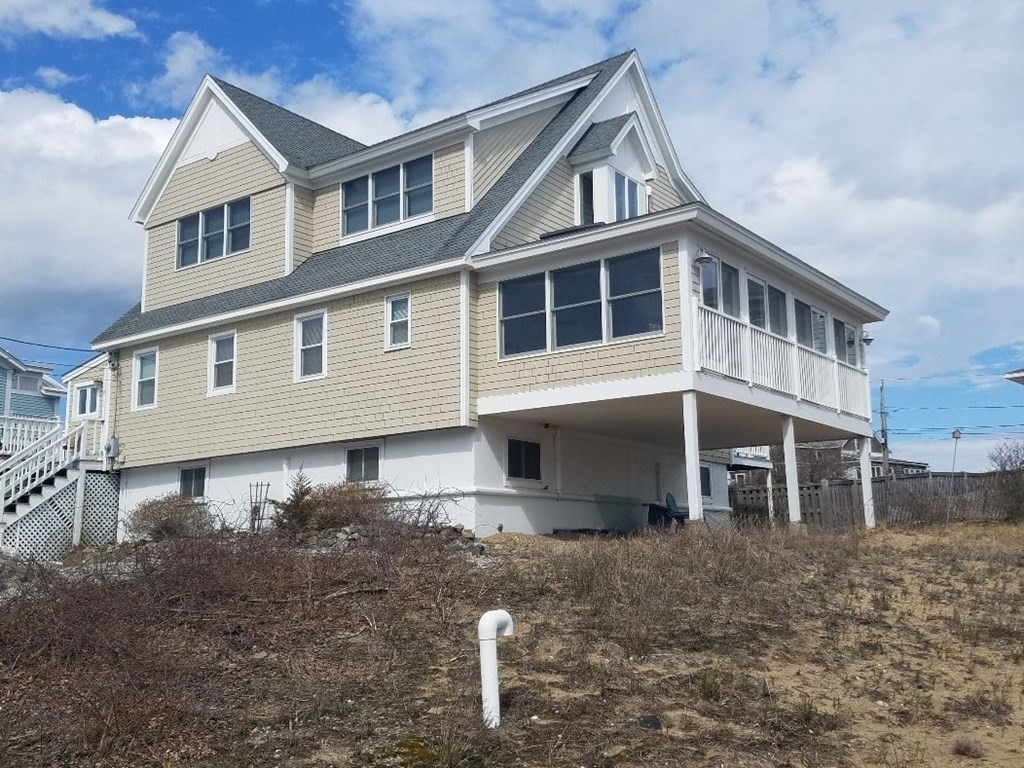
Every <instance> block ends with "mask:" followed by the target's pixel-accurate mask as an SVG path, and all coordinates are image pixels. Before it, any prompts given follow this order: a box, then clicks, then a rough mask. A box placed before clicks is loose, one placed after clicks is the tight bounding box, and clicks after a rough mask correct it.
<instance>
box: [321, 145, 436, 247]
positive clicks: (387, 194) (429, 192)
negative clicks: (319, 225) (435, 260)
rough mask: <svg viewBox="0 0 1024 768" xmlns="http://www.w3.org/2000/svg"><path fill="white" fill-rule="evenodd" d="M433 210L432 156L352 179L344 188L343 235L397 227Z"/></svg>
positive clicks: (342, 190)
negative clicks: (407, 220) (403, 221)
mask: <svg viewBox="0 0 1024 768" xmlns="http://www.w3.org/2000/svg"><path fill="white" fill-rule="evenodd" d="M432 210H434V158H433V155H425V156H424V157H420V158H417V159H415V160H410V161H409V162H406V163H401V164H400V165H393V166H391V167H390V168H384V169H382V170H379V171H375V172H374V173H371V174H368V175H366V176H360V177H359V178H356V179H350V180H349V181H346V182H344V183H343V184H342V185H341V232H342V234H343V235H351V234H355V233H357V232H365V231H366V230H368V229H370V228H371V227H381V226H384V225H386V224H394V223H395V222H398V221H402V220H405V219H410V218H413V217H414V216H420V215H421V214H425V213H430V212H431V211H432Z"/></svg>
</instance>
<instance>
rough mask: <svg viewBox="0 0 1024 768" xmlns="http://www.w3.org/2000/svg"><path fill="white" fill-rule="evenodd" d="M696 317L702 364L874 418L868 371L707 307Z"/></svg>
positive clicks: (731, 375)
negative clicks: (871, 411)
mask: <svg viewBox="0 0 1024 768" xmlns="http://www.w3.org/2000/svg"><path fill="white" fill-rule="evenodd" d="M693 317H694V318H695V319H696V322H697V326H698V330H697V338H698V340H699V348H698V350H697V362H698V364H699V366H700V367H701V368H704V369H707V370H710V371H714V372H716V373H720V374H722V375H723V376H728V377H729V378H732V379H738V380H740V381H744V382H746V383H748V384H754V385H757V386H759V387H764V388H766V389H770V390H773V391H775V392H780V393H782V394H786V395H791V396H794V397H798V398H800V399H802V400H807V401H809V402H812V403H816V404H817V405H822V406H825V407H826V408H834V409H836V410H838V411H843V412H845V413H848V414H851V415H853V416H859V417H861V418H865V419H867V418H870V416H871V413H870V400H869V393H868V374H867V371H863V370H860V369H859V368H854V367H853V366H850V365H847V364H846V363H843V362H840V361H838V360H836V359H835V358H833V357H830V356H828V355H823V354H821V353H820V352H816V351H814V350H813V349H807V348H806V347H801V346H799V345H798V344H797V343H796V342H794V341H793V340H791V339H785V338H782V337H781V336H776V335H775V334H773V333H769V332H767V331H765V330H763V329H761V328H758V327H756V326H751V325H748V324H747V323H746V322H744V321H742V320H739V319H737V318H734V317H729V316H728V315H723V314H722V313H721V312H716V311H715V310H712V309H708V308H707V307H704V306H700V305H697V307H696V312H694V314H693Z"/></svg>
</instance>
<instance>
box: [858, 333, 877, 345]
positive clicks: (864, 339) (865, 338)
mask: <svg viewBox="0 0 1024 768" xmlns="http://www.w3.org/2000/svg"><path fill="white" fill-rule="evenodd" d="M872 341H874V339H873V338H871V337H870V336H869V335H868V332H867V331H861V332H860V343H861V344H863V345H864V346H865V347H870V346H871V342H872Z"/></svg>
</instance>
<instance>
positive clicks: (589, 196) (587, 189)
mask: <svg viewBox="0 0 1024 768" xmlns="http://www.w3.org/2000/svg"><path fill="white" fill-rule="evenodd" d="M577 179H578V181H579V195H580V212H579V213H580V224H582V225H587V224H593V223H594V172H593V171H585V172H583V173H581V174H580V175H579V176H578V177H577Z"/></svg>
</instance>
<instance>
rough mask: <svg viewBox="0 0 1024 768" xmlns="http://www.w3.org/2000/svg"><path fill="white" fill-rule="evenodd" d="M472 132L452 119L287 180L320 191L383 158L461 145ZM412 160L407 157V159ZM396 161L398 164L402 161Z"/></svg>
mask: <svg viewBox="0 0 1024 768" xmlns="http://www.w3.org/2000/svg"><path fill="white" fill-rule="evenodd" d="M471 132H472V128H470V126H469V123H467V121H466V118H465V117H464V116H463V117H452V118H449V119H447V120H443V121H442V122H440V123H435V124H434V125H428V126H427V127H426V128H420V129H418V130H415V131H410V132H409V133H403V134H402V135H401V136H396V137H395V138H393V139H385V140H384V141H382V142H380V143H379V144H374V145H372V146H369V147H366V149H360V150H359V151H358V152H353V153H352V154H350V155H345V156H344V157H341V158H338V159H337V160H332V161H331V162H329V163H324V164H323V165H318V166H317V167H316V168H311V169H310V170H308V171H303V170H301V169H292V170H291V172H290V173H289V174H288V178H289V179H291V180H294V181H299V182H305V184H306V185H309V184H313V186H314V188H319V187H323V186H326V185H328V184H333V183H334V182H336V181H338V180H340V179H341V178H342V177H343V176H352V175H359V174H361V173H364V172H367V171H370V170H373V169H375V168H377V167H379V166H380V163H381V161H382V160H384V159H385V158H388V159H392V156H395V155H401V154H402V153H412V151H413V150H416V151H417V153H418V154H421V153H425V152H432V151H434V150H436V149H441V148H442V147H444V146H446V145H447V144H458V143H461V142H464V141H465V140H466V136H468V135H469V134H470V133H471ZM411 157H412V155H411V154H410V159H411ZM395 159H396V160H397V161H399V162H401V158H395Z"/></svg>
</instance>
